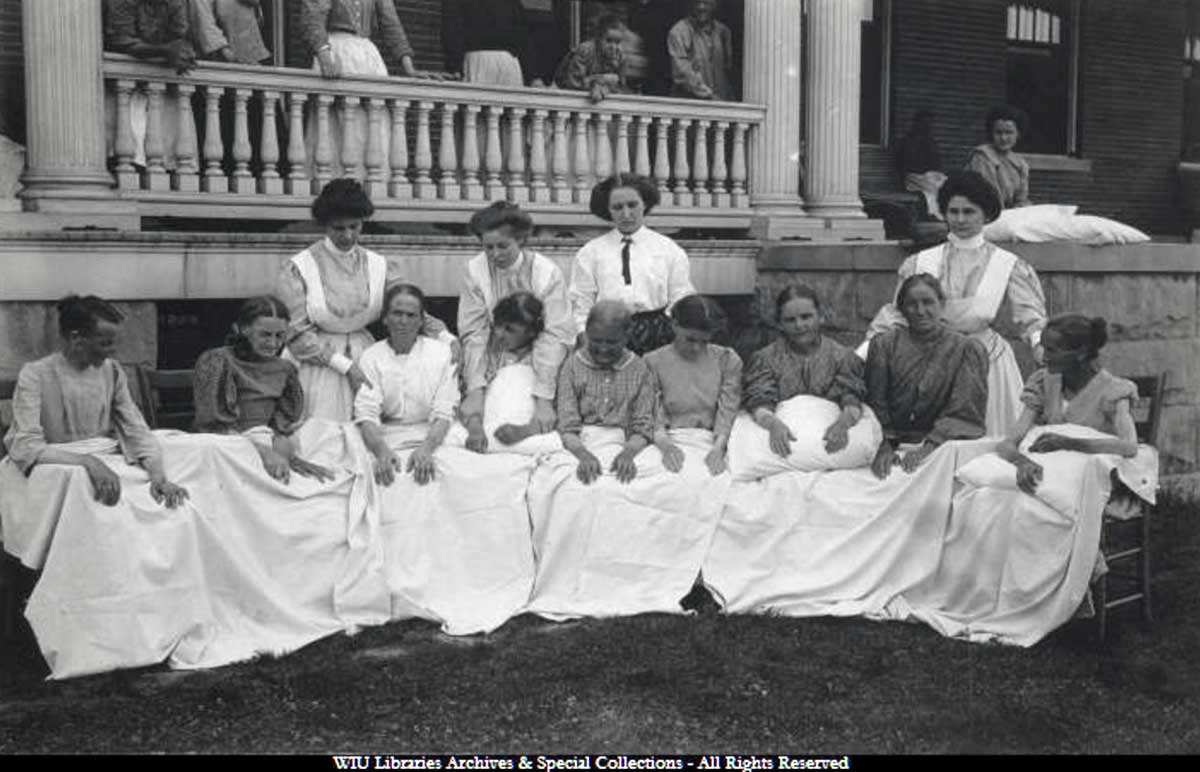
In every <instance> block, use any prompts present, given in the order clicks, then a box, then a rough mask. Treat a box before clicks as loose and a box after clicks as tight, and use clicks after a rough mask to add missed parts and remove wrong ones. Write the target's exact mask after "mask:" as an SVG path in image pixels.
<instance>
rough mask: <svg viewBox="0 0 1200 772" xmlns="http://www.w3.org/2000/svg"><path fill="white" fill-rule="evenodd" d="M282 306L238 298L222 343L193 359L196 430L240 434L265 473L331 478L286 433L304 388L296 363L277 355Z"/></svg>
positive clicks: (300, 414)
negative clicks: (234, 318)
mask: <svg viewBox="0 0 1200 772" xmlns="http://www.w3.org/2000/svg"><path fill="white" fill-rule="evenodd" d="M288 321H289V317H288V310H287V306H285V305H284V304H283V301H281V300H279V298H276V297H272V296H270V295H264V296H261V297H256V298H250V299H249V300H247V301H246V302H244V303H242V307H241V309H240V310H239V311H238V317H237V321H236V322H235V323H234V325H233V332H232V334H231V335H230V336H229V339H228V341H227V342H226V345H224V346H221V347H220V348H214V349H209V350H208V351H205V352H204V353H203V354H201V355H200V358H199V359H197V360H196V367H195V371H194V375H193V379H194V384H195V389H194V395H195V396H194V400H195V405H196V431H198V432H207V433H211V434H244V435H246V437H247V438H248V439H249V440H250V441H251V442H252V443H253V444H254V449H255V450H256V451H258V455H259V458H260V459H262V464H263V467H264V468H265V469H266V470H267V474H269V475H270V476H271V477H273V478H275V479H276V480H279V481H280V482H285V483H286V482H287V481H288V478H289V476H290V473H291V472H296V473H297V474H301V475H304V476H305V477H314V478H316V479H318V480H324V479H326V478H332V477H333V474H332V473H331V472H330V471H329V470H327V469H325V468H324V467H321V466H318V465H316V464H313V463H311V462H309V461H306V460H304V459H303V458H301V457H300V456H299V455H298V454H297V451H296V447H295V445H294V444H293V442H292V434H293V433H294V432H295V431H296V429H298V428H299V427H300V424H301V423H303V422H304V389H303V387H301V385H300V373H299V371H298V370H297V369H296V365H295V364H294V363H292V362H289V361H287V360H285V359H282V358H281V357H280V356H279V355H280V354H281V353H282V351H283V344H284V341H285V340H286V338H287V333H288Z"/></svg>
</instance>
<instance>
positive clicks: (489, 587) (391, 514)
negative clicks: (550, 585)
mask: <svg viewBox="0 0 1200 772" xmlns="http://www.w3.org/2000/svg"><path fill="white" fill-rule="evenodd" d="M384 308H385V309H386V312H385V314H384V317H383V323H384V326H385V327H386V328H387V331H388V338H387V340H383V341H380V342H379V343H376V344H375V345H374V346H372V347H371V348H369V349H367V351H366V352H365V353H364V354H363V355H362V360H361V364H362V368H363V371H364V373H365V374H366V375H367V377H368V378H369V379H370V381H371V383H372V385H371V386H369V387H367V388H364V389H362V390H360V391H359V393H358V396H357V397H356V399H355V402H354V420H355V422H356V423H357V424H358V428H359V430H360V431H361V433H362V439H363V442H364V443H365V445H366V449H367V450H368V451H369V453H370V455H371V456H372V458H373V459H374V477H375V480H376V482H377V483H378V484H379V485H380V486H382V487H381V489H380V490H379V506H380V523H381V526H382V533H383V541H384V550H385V561H384V568H385V573H386V575H387V583H388V587H389V589H390V591H391V595H392V610H393V616H410V615H416V616H422V617H425V618H431V619H434V620H437V621H440V622H441V623H442V625H443V629H444V630H445V631H446V632H448V633H451V634H469V633H476V632H486V631H489V630H493V629H495V628H496V627H499V626H500V625H501V624H503V623H504V622H505V620H507V619H508V618H509V617H510V616H512V615H513V614H515V613H517V610H518V609H519V608H520V607H521V606H522V605H523V604H524V603H525V601H526V600H527V599H528V597H529V590H530V586H531V584H532V581H533V556H532V548H531V546H530V536H529V513H528V510H527V509H526V506H525V489H526V487H527V485H528V482H529V474H530V473H531V472H532V470H533V465H534V463H535V462H534V459H532V458H531V457H528V456H522V455H518V454H512V453H497V454H489V455H483V456H481V455H477V454H475V453H472V452H470V451H468V450H464V449H459V448H452V447H443V446H442V441H443V440H444V439H445V437H446V432H447V431H448V430H449V429H450V422H451V420H452V419H453V416H454V410H455V408H456V407H457V406H458V399H459V394H458V384H457V379H456V377H455V372H454V365H453V362H452V360H451V353H450V347H449V346H448V345H446V344H445V343H443V342H442V341H439V340H433V339H430V338H424V337H421V335H420V330H421V326H422V317H423V316H424V313H425V311H424V308H425V296H424V295H423V294H422V292H421V290H420V289H418V288H417V287H414V286H413V285H411V284H398V285H396V286H395V287H392V288H391V289H389V290H388V293H387V297H386V298H385V303H384ZM410 474H411V477H409V476H408V475H410Z"/></svg>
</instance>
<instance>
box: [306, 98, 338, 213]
mask: <svg viewBox="0 0 1200 772" xmlns="http://www.w3.org/2000/svg"><path fill="white" fill-rule="evenodd" d="M333 99H334V97H333V95H332V94H317V141H316V147H315V149H314V150H313V164H314V166H315V167H316V173H315V174H314V175H313V176H314V178H315V179H313V182H312V192H313V194H314V195H315V194H317V193H320V192H321V189H322V188H324V187H325V185H326V184H327V183H328V182H329V181H330V180H332V179H333V136H332V135H331V134H330V131H329V110H330V109H331V108H332V106H333ZM345 130H346V126H345V125H343V126H342V131H345Z"/></svg>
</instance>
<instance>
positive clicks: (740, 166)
mask: <svg viewBox="0 0 1200 772" xmlns="http://www.w3.org/2000/svg"><path fill="white" fill-rule="evenodd" d="M730 167H731V168H730V170H729V176H730V178H731V179H732V181H733V189H732V190H731V191H730V193H731V195H730V198H731V202H732V204H733V206H734V207H744V206H749V204H750V199H749V197H748V196H747V195H746V124H745V123H742V122H741V121H738V122H737V123H735V124H733V158H732V160H731V162H730Z"/></svg>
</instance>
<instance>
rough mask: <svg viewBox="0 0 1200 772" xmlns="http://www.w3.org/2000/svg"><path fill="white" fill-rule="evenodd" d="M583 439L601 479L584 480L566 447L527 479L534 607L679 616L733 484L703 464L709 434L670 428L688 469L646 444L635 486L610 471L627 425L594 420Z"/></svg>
mask: <svg viewBox="0 0 1200 772" xmlns="http://www.w3.org/2000/svg"><path fill="white" fill-rule="evenodd" d="M581 436H582V438H583V441H584V443H585V444H586V445H587V447H588V449H589V450H591V452H592V453H594V454H595V455H596V457H597V458H598V459H599V460H600V463H601V464H602V465H603V467H604V469H605V470H606V471H605V474H604V476H603V477H601V478H600V479H599V480H596V481H594V482H593V483H592V484H591V485H584V484H583V483H581V482H580V481H579V479H578V478H577V477H576V476H575V472H576V469H577V467H578V461H577V460H576V458H575V456H573V455H571V454H570V453H569V452H567V451H562V452H559V453H556V454H554V455H551V456H547V457H544V458H543V459H542V460H541V462H540V463H539V465H538V468H537V470H536V471H535V472H534V475H533V481H532V482H531V483H530V486H529V511H530V514H531V516H532V518H533V539H534V549H535V551H536V553H537V558H538V576H537V581H536V582H535V585H534V594H533V598H532V599H531V601H530V603H529V607H528V610H529V611H533V612H535V613H538V614H542V615H543V616H547V617H551V618H569V617H575V616H617V615H624V614H640V613H646V612H667V613H681V612H682V609H681V608H680V606H679V601H680V599H681V598H683V596H684V595H686V594H687V593H688V591H689V590H690V589H691V587H692V584H693V583H694V582H695V580H696V575H697V572H698V571H699V569H700V565H701V563H702V561H703V559H704V555H705V553H707V552H708V548H709V545H710V543H711V541H712V536H713V532H714V530H715V528H716V524H717V520H718V519H719V518H720V514H721V509H722V507H723V506H724V504H725V498H726V494H727V491H728V489H729V484H730V478H729V473H728V472H726V473H724V474H721V475H719V476H717V477H713V476H712V475H711V474H710V473H709V471H708V468H707V467H706V466H705V464H704V457H705V456H706V455H707V454H708V452H709V450H710V449H711V448H712V433H711V432H708V431H705V430H703V429H678V430H673V431H672V432H671V436H672V438H673V439H674V440H675V442H676V444H678V445H679V447H680V448H681V449H682V450H683V452H684V456H685V462H684V467H683V469H682V470H681V471H680V472H679V473H678V474H674V473H671V472H669V471H667V470H666V469H665V468H664V467H663V466H662V456H661V455H660V454H659V452H658V449H657V448H655V447H649V448H646V449H645V450H643V451H642V452H641V453H639V454H638V456H637V458H636V459H635V461H636V464H637V467H638V476H637V478H636V479H635V480H633V481H632V482H630V483H628V484H623V483H621V482H618V481H617V479H616V477H614V476H613V474H612V473H611V472H608V471H607V470H608V468H609V466H610V465H611V463H612V460H613V458H614V457H615V456H616V455H617V453H618V452H620V450H621V446H622V445H623V443H624V432H623V431H621V430H620V429H605V428H600V427H591V426H589V427H584V431H583V434H582V435H581Z"/></svg>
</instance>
